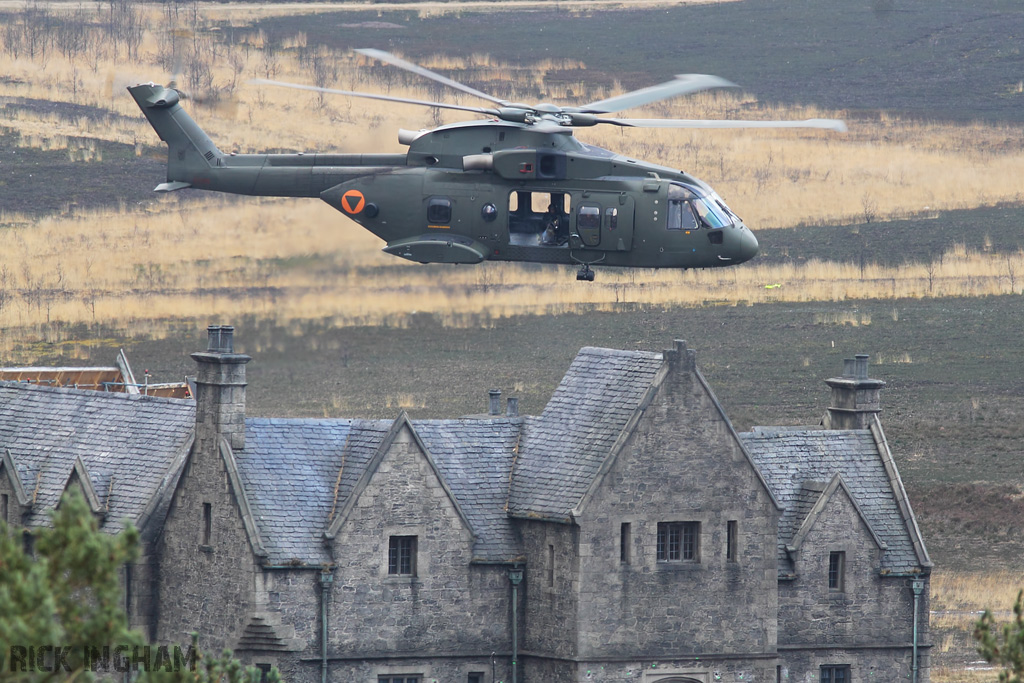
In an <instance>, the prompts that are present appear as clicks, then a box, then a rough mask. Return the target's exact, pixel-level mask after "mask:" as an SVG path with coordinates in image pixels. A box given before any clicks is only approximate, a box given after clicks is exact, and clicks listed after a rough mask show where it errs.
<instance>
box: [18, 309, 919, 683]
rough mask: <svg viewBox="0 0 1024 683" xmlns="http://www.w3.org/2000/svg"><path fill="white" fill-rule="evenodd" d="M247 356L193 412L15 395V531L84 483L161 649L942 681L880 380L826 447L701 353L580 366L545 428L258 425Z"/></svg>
mask: <svg viewBox="0 0 1024 683" xmlns="http://www.w3.org/2000/svg"><path fill="white" fill-rule="evenodd" d="M232 332H233V331H232V329H231V328H228V327H211V328H210V344H209V348H208V349H207V350H206V351H204V352H201V353H195V354H193V358H194V359H195V361H196V363H197V366H198V368H197V377H196V381H195V386H196V400H195V401H194V402H193V401H191V400H179V399H165V398H153V397H146V396H139V395H125V394H120V395H117V394H102V393H96V392H85V391H78V390H74V389H58V388H51V387H40V386H28V385H25V384H18V383H0V454H2V456H3V460H2V465H0V496H2V497H0V503H2V508H0V512H2V514H3V516H4V518H5V519H7V520H8V522H9V523H10V524H12V525H13V526H15V527H23V528H24V529H25V530H26V531H27V532H29V533H30V532H31V529H32V528H33V527H35V526H38V525H40V524H45V519H46V514H47V511H48V510H50V509H52V507H53V506H54V504H55V503H56V501H57V500H58V498H59V495H60V493H61V492H62V491H63V490H65V489H67V488H68V487H74V486H77V487H80V488H81V489H82V490H83V492H84V493H85V495H86V498H87V500H89V501H90V505H91V506H92V508H93V511H94V513H95V514H96V515H97V517H98V519H99V520H100V521H101V525H102V528H103V529H105V530H109V531H111V532H115V531H117V530H119V529H120V528H123V525H124V522H125V520H128V521H131V522H132V523H134V524H136V525H137V526H138V527H140V529H141V530H142V532H143V542H144V552H143V556H142V558H141V559H140V560H139V562H137V563H136V564H135V565H134V566H132V567H128V568H126V570H125V573H126V577H125V579H126V580H125V585H126V604H127V606H128V610H129V613H130V615H131V618H132V620H133V622H134V623H135V624H137V625H138V626H139V627H141V628H143V629H144V631H145V632H146V633H147V634H148V635H149V637H150V638H152V639H153V640H155V641H159V642H165V643H186V642H187V641H188V634H189V633H190V632H192V631H198V632H199V633H200V634H201V642H202V643H203V644H204V645H205V646H206V647H208V648H211V649H214V650H216V649H219V648H221V647H229V648H232V649H233V650H235V652H236V654H237V655H238V656H239V657H240V658H241V659H243V661H247V662H250V663H255V664H258V665H260V666H262V667H269V666H271V665H276V666H278V667H279V668H280V669H281V671H282V674H283V675H284V676H285V678H286V680H288V681H296V682H305V681H309V682H310V683H314V682H315V681H318V680H319V681H321V682H324V681H365V682H367V683H398V682H400V683H429V682H434V681H437V682H442V681H444V682H448V681H451V682H462V681H465V682H467V683H494V682H496V681H516V680H518V681H540V682H544V683H548V682H551V683H558V682H563V681H564V682H566V683H568V682H570V681H573V682H576V681H580V682H582V681H640V682H643V683H694V682H697V683H711V682H712V681H758V682H771V681H775V682H779V681H787V682H789V681H800V682H801V683H809V682H811V681H813V682H815V683H818V682H827V683H848V682H850V681H858V682H859V681H865V682H867V681H895V680H917V681H922V682H927V681H928V679H929V677H928V656H927V653H928V648H929V647H930V635H929V629H928V576H929V571H930V568H931V562H930V560H929V558H928V554H927V551H926V550H925V546H924V543H923V541H922V539H921V536H920V533H919V531H918V528H917V525H916V522H915V520H914V516H913V512H912V511H911V508H910V504H909V501H908V500H907V496H906V493H905V491H904V489H903V485H902V483H901V481H900V478H899V474H898V473H897V471H896V467H895V464H894V462H893V459H892V455H891V453H890V451H889V447H888V444H887V442H886V439H885V434H884V432H883V430H882V426H881V423H880V421H879V418H878V413H879V411H880V402H879V392H880V390H881V388H882V387H883V386H884V383H883V382H880V381H878V380H874V379H870V378H869V377H868V372H867V357H866V356H865V357H858V358H857V360H856V361H850V362H849V363H848V365H847V367H845V368H844V372H843V376H841V377H837V378H833V379H830V380H828V384H829V386H830V387H831V390H832V403H831V406H830V408H829V412H828V414H827V415H826V416H825V418H824V419H823V420H822V421H821V422H822V425H821V426H818V427H813V428H810V427H808V428H788V427H758V428H755V429H754V430H753V431H751V432H749V433H743V434H740V433H737V432H736V431H735V430H734V429H733V427H732V425H731V423H730V421H729V419H728V417H727V415H726V413H725V411H724V410H723V408H722V406H721V405H720V404H719V402H718V400H717V399H716V398H715V395H714V393H713V392H712V391H711V389H710V387H709V386H708V384H707V382H706V381H705V379H704V377H703V376H702V375H701V373H700V371H699V370H698V369H697V367H696V363H695V354H694V352H693V351H692V350H689V349H687V348H686V346H685V344H684V343H682V342H677V343H676V345H675V346H674V348H672V349H669V350H666V351H664V352H663V353H649V352H638V351H617V350H610V349H597V348H584V349H582V350H581V351H580V352H579V354H578V355H577V357H576V359H575V360H574V361H573V363H572V365H571V366H570V368H569V370H568V371H567V373H566V375H565V377H564V378H563V379H562V382H561V384H560V385H559V386H558V388H557V389H556V391H555V392H554V395H553V396H552V398H551V400H550V402H549V403H548V405H547V406H546V408H545V409H544V411H543V412H542V414H541V415H539V416H530V417H526V416H519V415H518V414H517V411H516V409H515V404H514V402H513V399H510V400H509V404H508V406H507V409H506V410H505V411H504V412H505V414H500V413H501V412H502V411H501V410H500V408H501V406H500V404H499V402H500V398H499V397H498V396H496V395H492V397H491V398H492V400H491V406H490V411H489V414H487V415H483V416H475V417H471V418H461V419H449V420H411V419H409V417H408V416H407V415H405V414H404V413H402V414H400V415H399V416H398V417H397V418H396V419H394V420H358V419H265V418H249V417H246V415H245V390H246V379H245V368H246V364H247V363H248V362H249V361H250V358H249V357H248V356H246V355H243V354H239V353H235V352H234V350H233V339H232Z"/></svg>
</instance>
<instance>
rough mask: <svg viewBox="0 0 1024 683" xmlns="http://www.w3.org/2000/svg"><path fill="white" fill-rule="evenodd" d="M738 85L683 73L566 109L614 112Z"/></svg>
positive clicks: (723, 80)
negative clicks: (657, 83)
mask: <svg viewBox="0 0 1024 683" xmlns="http://www.w3.org/2000/svg"><path fill="white" fill-rule="evenodd" d="M737 87H739V86H737V85H736V84H735V83H732V82H731V81H727V80H725V79H724V78H719V77H718V76H708V75H705V74H681V75H679V76H676V77H675V79H673V80H671V81H668V82H666V83H661V84H659V85H652V86H650V87H649V88H643V89H641V90H634V91H632V92H627V93H624V94H622V95H616V96H615V97H609V98H608V99H606V100H600V101H598V102H591V103H590V104H585V105H583V106H582V107H578V108H575V107H566V111H579V112H583V113H587V114H612V113H614V112H617V111H623V110H624V109H632V108H633V107H641V106H643V105H645V104H651V103H652V102H660V101H661V100H667V99H668V98H670V97H678V96H679V95H688V94H690V93H694V92H700V91H701V90H710V89H711V88H737Z"/></svg>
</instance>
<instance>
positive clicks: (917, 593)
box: [910, 579, 924, 683]
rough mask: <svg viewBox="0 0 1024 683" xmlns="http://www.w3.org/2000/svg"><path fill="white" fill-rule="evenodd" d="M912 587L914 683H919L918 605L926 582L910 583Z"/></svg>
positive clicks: (915, 580)
mask: <svg viewBox="0 0 1024 683" xmlns="http://www.w3.org/2000/svg"><path fill="white" fill-rule="evenodd" d="M910 587H911V588H913V589H914V663H913V666H912V669H911V670H912V671H913V674H912V680H913V683H917V669H918V666H917V637H918V631H917V615H918V604H919V603H920V601H921V593H923V592H924V581H921V580H920V579H914V580H913V581H911V582H910Z"/></svg>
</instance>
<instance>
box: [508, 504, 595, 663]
mask: <svg viewBox="0 0 1024 683" xmlns="http://www.w3.org/2000/svg"><path fill="white" fill-rule="evenodd" d="M516 524H517V526H518V528H519V530H520V533H521V534H522V539H523V552H524V555H525V556H526V572H525V579H524V581H523V585H522V586H521V591H522V593H523V597H524V599H525V601H526V605H525V609H524V614H523V622H522V624H521V628H520V636H519V640H520V644H519V648H520V650H521V651H522V652H523V653H524V654H527V655H529V656H530V657H531V662H532V663H531V665H530V666H529V667H527V671H528V672H529V675H530V680H547V678H545V677H544V676H554V678H552V680H561V678H560V676H561V675H562V673H561V672H563V671H566V672H567V671H568V670H569V669H570V668H571V667H569V665H568V664H567V663H564V662H563V660H564V659H567V658H574V657H575V656H576V654H577V647H578V643H577V636H578V631H577V629H578V626H579V624H578V620H579V590H580V575H579V570H580V564H579V562H580V558H579V543H578V529H577V528H576V527H575V526H572V525H569V524H558V523H554V522H542V521H531V520H518V521H517V522H516ZM545 658H553V661H552V662H548V663H544V664H542V663H541V662H542V660H544V659H545ZM535 669H536V670H538V671H540V672H545V673H544V676H542V677H540V678H537V677H536V673H535Z"/></svg>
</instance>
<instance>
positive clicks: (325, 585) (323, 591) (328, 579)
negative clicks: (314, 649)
mask: <svg viewBox="0 0 1024 683" xmlns="http://www.w3.org/2000/svg"><path fill="white" fill-rule="evenodd" d="M332 583H334V574H332V573H331V570H330V568H328V567H324V568H323V569H322V570H320V683H327V595H328V593H329V592H330V590H331V584H332Z"/></svg>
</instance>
